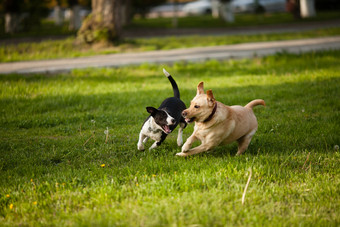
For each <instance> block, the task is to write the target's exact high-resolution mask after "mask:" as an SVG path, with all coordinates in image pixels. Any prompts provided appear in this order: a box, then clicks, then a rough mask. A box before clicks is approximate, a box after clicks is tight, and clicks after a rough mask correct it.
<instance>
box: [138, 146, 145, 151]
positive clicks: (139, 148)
mask: <svg viewBox="0 0 340 227" xmlns="http://www.w3.org/2000/svg"><path fill="white" fill-rule="evenodd" d="M137 149H138V150H140V151H144V150H145V148H144V145H143V144H138V145H137Z"/></svg>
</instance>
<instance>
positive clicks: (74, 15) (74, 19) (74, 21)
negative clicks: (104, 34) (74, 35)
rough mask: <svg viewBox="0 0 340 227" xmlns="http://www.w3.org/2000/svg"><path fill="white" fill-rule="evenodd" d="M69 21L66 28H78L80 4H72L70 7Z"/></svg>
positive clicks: (79, 24) (71, 29)
mask: <svg viewBox="0 0 340 227" xmlns="http://www.w3.org/2000/svg"><path fill="white" fill-rule="evenodd" d="M70 13H71V14H70V23H69V26H68V29H69V30H70V31H73V30H78V29H79V28H80V26H81V18H80V6H79V5H74V6H72V7H71V8H70Z"/></svg>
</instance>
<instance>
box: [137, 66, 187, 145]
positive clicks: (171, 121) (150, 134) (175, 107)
mask: <svg viewBox="0 0 340 227" xmlns="http://www.w3.org/2000/svg"><path fill="white" fill-rule="evenodd" d="M163 73H164V74H165V76H166V77H167V78H168V79H169V81H170V83H171V85H172V89H173V92H174V97H170V98H167V99H165V100H164V101H163V102H162V104H161V105H160V107H158V109H156V108H154V107H146V110H147V112H148V113H150V116H149V117H148V118H147V119H146V120H145V122H144V124H143V126H142V129H141V131H140V133H139V140H138V144H137V148H138V150H141V151H142V150H144V143H145V142H146V141H147V140H148V139H149V138H151V139H153V140H154V141H155V142H154V143H153V144H152V146H151V147H150V148H149V150H152V149H154V148H156V147H158V146H160V145H161V144H162V142H163V141H164V140H165V138H166V137H167V136H168V134H169V133H171V132H172V131H173V130H174V129H175V128H176V127H177V125H178V124H179V125H180V128H179V131H178V136H177V145H178V146H182V144H183V129H184V128H185V127H186V125H187V123H186V122H185V120H184V118H183V117H182V111H183V110H185V109H186V106H185V104H184V103H183V102H182V101H181V99H180V93H179V90H178V87H177V84H176V81H175V80H174V79H173V78H172V76H171V75H170V74H169V73H168V72H167V71H166V70H165V69H163Z"/></svg>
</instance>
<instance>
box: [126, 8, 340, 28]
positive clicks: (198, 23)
mask: <svg viewBox="0 0 340 227" xmlns="http://www.w3.org/2000/svg"><path fill="white" fill-rule="evenodd" d="M339 17H340V12H339V11H336V10H334V11H318V12H317V15H316V17H312V18H304V19H301V20H296V19H294V17H293V16H292V14H290V13H263V14H251V13H249V14H235V22H234V23H226V22H224V21H223V20H221V19H219V18H213V17H212V16H211V15H206V16H189V17H180V18H178V28H203V27H205V28H223V27H225V28H232V27H247V26H261V25H275V24H292V23H305V22H312V21H326V20H332V19H339ZM172 26H173V25H172V18H134V20H132V22H131V24H130V25H129V26H127V27H126V29H134V28H172Z"/></svg>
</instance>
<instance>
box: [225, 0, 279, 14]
mask: <svg viewBox="0 0 340 227" xmlns="http://www.w3.org/2000/svg"><path fill="white" fill-rule="evenodd" d="M231 5H232V7H233V9H234V12H235V13H247V12H255V11H256V6H255V1H254V0H233V1H232V2H231ZM258 9H260V10H262V11H265V12H284V11H285V10H286V0H258Z"/></svg>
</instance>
